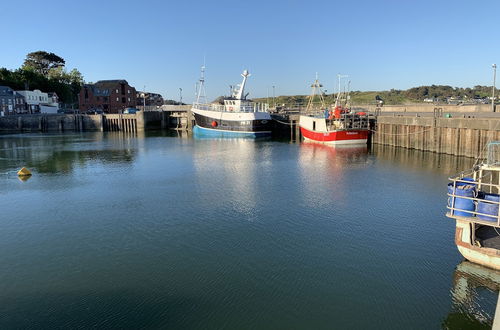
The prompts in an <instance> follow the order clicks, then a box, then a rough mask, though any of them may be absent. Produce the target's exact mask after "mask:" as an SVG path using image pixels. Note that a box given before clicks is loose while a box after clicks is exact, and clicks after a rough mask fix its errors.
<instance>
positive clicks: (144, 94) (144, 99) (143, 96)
mask: <svg viewBox="0 0 500 330" xmlns="http://www.w3.org/2000/svg"><path fill="white" fill-rule="evenodd" d="M142 111H144V112H146V85H144V89H143V90H142Z"/></svg>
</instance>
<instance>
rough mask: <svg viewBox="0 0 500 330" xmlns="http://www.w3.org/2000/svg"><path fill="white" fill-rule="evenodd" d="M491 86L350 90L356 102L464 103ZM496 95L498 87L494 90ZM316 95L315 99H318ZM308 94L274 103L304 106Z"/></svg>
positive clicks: (481, 97)
mask: <svg viewBox="0 0 500 330" xmlns="http://www.w3.org/2000/svg"><path fill="white" fill-rule="evenodd" d="M491 90H492V88H491V86H474V87H473V88H461V87H451V86H437V85H432V86H420V87H413V88H410V89H407V90H397V89H391V90H390V91H367V92H362V91H354V92H351V93H350V95H351V103H352V104H353V105H357V104H359V105H360V104H376V103H377V100H382V101H383V102H384V104H387V105H393V104H411V103H420V102H424V100H425V99H433V100H435V101H436V102H442V103H446V102H447V101H448V100H449V99H450V98H453V99H454V100H459V101H460V102H464V103H469V102H470V103H472V102H480V101H481V102H485V101H487V98H488V97H491ZM495 95H496V96H498V89H496V91H495ZM318 99H319V98H318V97H316V101H318ZM307 100H308V95H282V96H277V97H276V99H275V103H276V104H278V105H283V104H285V105H287V106H296V105H301V106H305V105H306V104H307ZM254 101H256V102H267V103H269V104H270V105H273V99H272V97H270V98H256V99H254ZM334 102H335V96H334V95H333V94H326V95H325V103H326V104H332V103H334Z"/></svg>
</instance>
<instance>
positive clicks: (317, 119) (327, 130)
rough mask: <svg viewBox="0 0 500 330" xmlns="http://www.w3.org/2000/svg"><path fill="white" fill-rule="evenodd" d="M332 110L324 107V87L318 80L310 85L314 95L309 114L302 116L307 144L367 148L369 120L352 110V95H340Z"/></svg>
mask: <svg viewBox="0 0 500 330" xmlns="http://www.w3.org/2000/svg"><path fill="white" fill-rule="evenodd" d="M340 78H341V76H340V75H339V93H338V95H337V99H336V101H335V105H334V106H333V110H332V109H328V108H327V107H326V106H325V102H324V98H323V92H322V91H321V87H323V86H322V85H321V84H320V83H319V81H318V78H316V80H315V81H314V83H313V84H312V85H311V87H312V89H313V91H312V94H311V96H310V98H309V101H308V104H307V108H306V113H305V114H303V115H301V116H300V119H299V125H300V132H301V133H302V136H303V137H304V140H306V141H313V142H319V143H326V144H366V143H367V141H368V134H369V132H370V129H369V124H368V116H367V115H366V113H364V112H355V111H353V110H351V109H350V107H349V95H348V94H349V92H348V91H347V92H345V91H344V92H343V93H342V92H341V91H340ZM316 94H318V96H319V99H320V102H321V106H320V108H319V109H313V103H314V98H315V95H316Z"/></svg>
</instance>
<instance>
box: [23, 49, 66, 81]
mask: <svg viewBox="0 0 500 330" xmlns="http://www.w3.org/2000/svg"><path fill="white" fill-rule="evenodd" d="M65 64H66V61H64V59H63V58H62V57H60V56H57V55H56V54H54V53H48V52H46V51H42V50H39V51H36V52H32V53H28V55H26V59H25V60H24V64H23V66H22V69H24V70H31V71H35V72H36V73H39V74H42V75H44V76H48V74H49V70H51V69H54V68H58V67H64V65H65Z"/></svg>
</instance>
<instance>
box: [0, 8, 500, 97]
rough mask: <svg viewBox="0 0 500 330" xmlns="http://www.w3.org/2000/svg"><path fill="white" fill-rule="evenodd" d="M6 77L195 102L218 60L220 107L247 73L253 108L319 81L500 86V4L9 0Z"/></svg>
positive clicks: (213, 79)
mask: <svg viewBox="0 0 500 330" xmlns="http://www.w3.org/2000/svg"><path fill="white" fill-rule="evenodd" d="M1 8H2V9H1V10H2V15H1V16H2V17H1V19H0V31H2V37H1V42H0V43H1V45H2V46H1V51H0V67H6V68H8V69H15V68H18V67H19V66H21V64H22V62H23V60H24V58H25V56H26V54H27V53H29V52H31V51H37V50H46V51H49V52H54V53H56V54H57V55H59V56H61V57H63V58H64V59H65V60H66V66H67V68H68V69H72V68H77V69H78V70H79V71H80V72H81V73H82V74H83V75H84V78H85V80H86V81H97V80H101V79H117V78H124V79H127V80H128V82H129V83H130V84H131V85H132V86H135V87H136V88H137V89H142V88H143V86H144V85H146V89H147V90H149V91H152V92H157V93H161V94H162V95H164V96H165V95H166V97H167V98H173V99H178V98H179V87H181V88H182V89H183V96H184V100H187V101H192V99H193V98H194V84H195V82H196V80H197V79H198V77H199V69H200V66H201V65H202V64H203V57H204V56H206V66H207V71H206V89H207V96H208V98H209V99H214V98H216V97H217V96H219V95H222V94H227V92H228V85H229V84H234V83H237V82H239V81H240V78H241V77H240V73H241V71H242V70H243V69H245V68H247V69H248V70H249V71H250V72H251V74H252V76H251V78H250V80H249V85H248V91H249V92H250V97H265V96H266V94H267V91H268V90H269V93H270V94H272V88H271V86H272V85H273V84H274V85H275V86H276V95H290V94H308V93H309V87H308V86H309V85H310V83H311V82H312V80H314V77H315V73H316V72H318V74H319V77H320V80H321V81H322V82H323V84H324V85H325V88H326V89H327V90H328V91H329V92H330V91H333V89H334V85H335V81H336V75H337V74H338V73H342V74H349V75H350V80H351V81H352V83H351V86H352V89H353V90H387V89H391V88H395V89H407V88H409V87H414V86H420V85H429V84H445V85H452V86H459V87H472V86H474V85H491V84H492V69H491V64H492V63H498V64H499V65H500V37H499V36H500V1H498V0H495V1H439V0H434V1H427V0H424V1H403V0H401V1H352V0H351V1H342V2H340V1H321V0H320V1H305V0H304V1H272V0H268V1H262V0H252V1H249V0H246V1H241V0H240V1H236V0H232V1H207V0H205V1H147V0H144V1H141V2H139V1H127V0H122V1H114V0H112V1H108V0H101V1H93V0H88V1H62V0H60V1H23V2H15V1H4V2H2V4H1Z"/></svg>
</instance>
